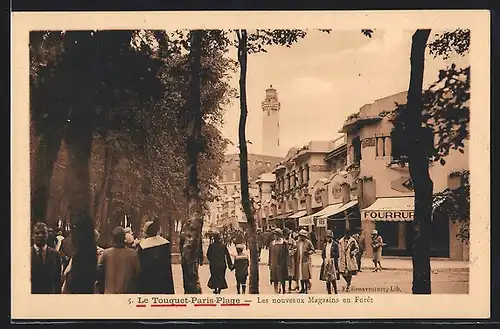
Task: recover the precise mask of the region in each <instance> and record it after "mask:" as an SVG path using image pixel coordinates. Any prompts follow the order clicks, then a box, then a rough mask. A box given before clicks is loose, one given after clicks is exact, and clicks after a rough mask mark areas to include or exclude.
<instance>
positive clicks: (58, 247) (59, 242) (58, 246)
mask: <svg viewBox="0 0 500 329" xmlns="http://www.w3.org/2000/svg"><path fill="white" fill-rule="evenodd" d="M56 240H57V242H56V247H55V250H56V251H57V252H59V251H60V250H61V246H62V241H63V240H64V235H63V233H62V231H61V230H58V231H57V235H56Z"/></svg>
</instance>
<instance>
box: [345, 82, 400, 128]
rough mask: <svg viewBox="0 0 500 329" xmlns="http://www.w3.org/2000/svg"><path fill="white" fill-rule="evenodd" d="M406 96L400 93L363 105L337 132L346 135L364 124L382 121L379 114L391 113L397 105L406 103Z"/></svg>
mask: <svg viewBox="0 0 500 329" xmlns="http://www.w3.org/2000/svg"><path fill="white" fill-rule="evenodd" d="M407 94H408V92H407V91H402V92H399V93H396V94H392V95H390V96H386V97H383V98H379V99H376V100H375V101H373V103H368V104H365V105H363V106H362V107H361V108H360V109H359V111H358V112H356V113H353V114H351V115H349V116H348V117H347V119H346V120H345V122H344V124H343V125H342V128H341V129H340V130H339V132H342V133H346V132H348V131H350V130H357V129H360V128H361V127H362V126H363V125H365V124H370V123H373V122H377V121H380V120H382V117H381V116H380V113H382V112H386V111H392V110H393V109H394V108H395V107H396V105H397V104H404V103H406V97H407Z"/></svg>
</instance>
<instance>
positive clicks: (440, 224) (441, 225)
mask: <svg viewBox="0 0 500 329" xmlns="http://www.w3.org/2000/svg"><path fill="white" fill-rule="evenodd" d="M405 102H406V92H403V93H398V94H395V95H391V96H389V97H386V98H383V99H379V100H376V101H375V102H373V103H371V104H366V105H364V106H363V107H361V109H360V110H359V112H357V113H355V114H353V115H350V116H349V117H348V118H347V119H346V121H345V122H344V124H343V126H342V129H341V130H340V132H341V133H342V134H343V136H342V137H341V138H339V139H337V140H335V141H326V142H310V143H309V144H308V145H307V146H305V147H303V148H301V149H297V148H292V149H290V151H289V153H288V155H287V156H286V157H285V159H284V160H283V161H282V162H280V163H278V164H277V165H276V167H275V168H274V170H273V171H272V174H271V175H267V174H266V175H262V176H261V178H263V177H264V176H265V177H266V179H260V180H259V181H258V186H259V188H260V191H261V193H260V198H261V209H260V217H261V219H262V222H263V223H265V224H266V225H268V226H282V227H284V226H288V227H291V228H293V227H297V226H299V227H304V228H307V229H308V230H309V231H312V230H315V232H316V236H317V237H318V238H319V239H318V240H321V239H322V238H323V235H324V232H325V231H326V229H331V230H333V231H334V232H335V233H334V234H337V235H339V234H342V233H343V232H344V231H345V229H346V227H349V228H350V229H354V230H362V231H363V232H364V235H365V238H366V240H365V250H366V252H367V255H368V256H371V254H372V250H371V243H370V242H371V241H370V239H371V232H372V230H374V229H377V230H378V231H379V233H380V234H381V235H382V237H383V238H384V242H385V243H386V244H387V245H386V246H385V248H384V255H394V256H410V255H411V254H412V241H413V228H412V221H413V214H414V192H413V186H412V182H411V179H410V175H409V171H408V165H407V163H406V162H405V161H404V158H403V157H401V155H400V154H399V152H398V150H397V148H396V147H394V148H393V147H392V136H391V132H392V129H393V125H392V123H391V121H390V118H389V117H388V116H387V115H384V113H387V112H390V111H392V110H394V108H395V106H396V105H395V104H397V103H398V104H402V103H405ZM464 144H465V147H464V152H463V153H461V152H459V151H456V150H450V154H449V155H448V156H447V157H446V163H445V164H444V165H441V164H440V163H432V164H431V166H430V169H429V173H430V176H431V179H432V180H433V183H434V193H437V192H440V191H443V190H445V189H446V188H456V187H457V184H460V179H459V177H458V175H457V173H459V172H461V171H463V170H468V167H469V165H468V141H465V143H464ZM273 175H274V176H273ZM457 177H458V179H457ZM273 179H274V183H273V182H272V180H273ZM458 231H459V224H458V223H457V224H455V223H452V221H451V220H450V218H447V217H442V216H436V215H435V216H433V220H432V230H431V233H432V236H431V257H443V258H449V259H452V260H468V259H469V249H468V245H467V244H466V243H464V242H462V241H461V240H460V239H459V238H458V237H457V233H458ZM317 247H319V245H318V246H317Z"/></svg>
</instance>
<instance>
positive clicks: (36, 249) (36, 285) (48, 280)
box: [31, 222, 62, 294]
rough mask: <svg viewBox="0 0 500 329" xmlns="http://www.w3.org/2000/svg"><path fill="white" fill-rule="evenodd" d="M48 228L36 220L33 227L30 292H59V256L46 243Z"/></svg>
mask: <svg viewBox="0 0 500 329" xmlns="http://www.w3.org/2000/svg"><path fill="white" fill-rule="evenodd" d="M48 234H49V228H48V227H47V224H45V223H43V222H38V223H36V224H35V225H34V227H33V246H32V247H31V293H32V294H60V293H61V269H62V267H61V257H60V256H59V253H58V252H57V251H55V250H54V249H53V248H52V247H50V246H48V245H47V238H48Z"/></svg>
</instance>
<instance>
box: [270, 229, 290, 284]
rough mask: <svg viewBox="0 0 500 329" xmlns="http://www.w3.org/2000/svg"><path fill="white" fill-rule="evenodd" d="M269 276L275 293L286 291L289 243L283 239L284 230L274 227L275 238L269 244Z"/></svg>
mask: <svg viewBox="0 0 500 329" xmlns="http://www.w3.org/2000/svg"><path fill="white" fill-rule="evenodd" d="M268 264H269V272H270V273H269V274H270V275H269V276H270V281H271V284H272V285H273V286H274V293H280V292H282V293H285V291H286V290H285V287H286V279H287V278H288V244H287V243H286V242H285V240H284V239H283V231H282V230H281V229H279V228H275V229H274V240H273V242H272V243H271V245H270V246H269V260H268Z"/></svg>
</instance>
